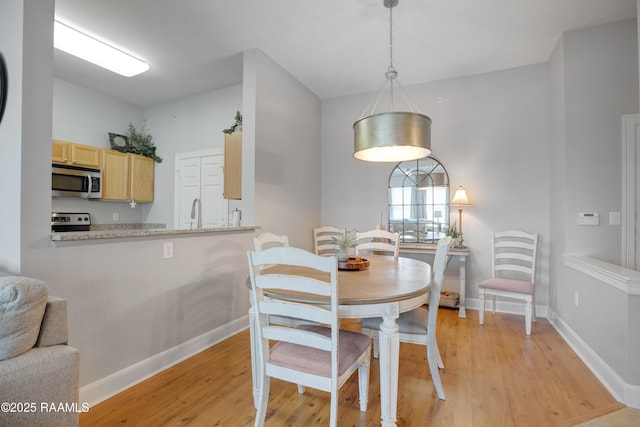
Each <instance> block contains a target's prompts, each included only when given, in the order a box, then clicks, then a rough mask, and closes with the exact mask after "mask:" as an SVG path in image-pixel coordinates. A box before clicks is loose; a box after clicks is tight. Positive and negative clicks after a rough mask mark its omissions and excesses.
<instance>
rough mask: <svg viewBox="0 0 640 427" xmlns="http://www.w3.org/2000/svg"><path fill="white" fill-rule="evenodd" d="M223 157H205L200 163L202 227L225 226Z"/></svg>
mask: <svg viewBox="0 0 640 427" xmlns="http://www.w3.org/2000/svg"><path fill="white" fill-rule="evenodd" d="M223 168H224V157H223V156H222V155H215V156H206V157H202V158H201V162H200V186H201V190H200V197H201V200H202V225H203V227H223V226H225V225H227V224H226V217H227V208H226V200H225V199H224V197H222V192H223V191H224V174H223V173H222V171H223Z"/></svg>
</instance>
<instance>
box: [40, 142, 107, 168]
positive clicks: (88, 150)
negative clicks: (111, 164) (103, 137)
mask: <svg viewBox="0 0 640 427" xmlns="http://www.w3.org/2000/svg"><path fill="white" fill-rule="evenodd" d="M101 151H102V149H101V148H99V147H92V146H90V145H82V144H74V143H72V142H66V141H53V144H52V148H51V160H52V162H53V163H61V164H68V165H76V166H89V167H94V168H99V167H100V160H101Z"/></svg>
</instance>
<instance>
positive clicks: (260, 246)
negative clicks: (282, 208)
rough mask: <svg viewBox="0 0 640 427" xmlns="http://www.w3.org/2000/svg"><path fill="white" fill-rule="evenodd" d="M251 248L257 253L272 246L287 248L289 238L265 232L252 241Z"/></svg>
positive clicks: (284, 235)
mask: <svg viewBox="0 0 640 427" xmlns="http://www.w3.org/2000/svg"><path fill="white" fill-rule="evenodd" d="M253 246H254V248H255V250H256V251H258V252H259V251H262V250H264V249H269V248H271V247H273V246H289V238H288V237H287V235H286V234H283V235H278V234H274V233H271V232H269V231H267V232H264V233H262V234H260V235H259V236H258V237H255V238H254V239H253Z"/></svg>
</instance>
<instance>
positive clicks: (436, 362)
mask: <svg viewBox="0 0 640 427" xmlns="http://www.w3.org/2000/svg"><path fill="white" fill-rule="evenodd" d="M449 245H451V237H447V238H445V239H441V240H440V241H438V247H437V248H436V254H435V256H434V259H433V265H434V269H433V287H432V288H431V290H430V294H429V310H426V309H424V308H423V307H419V308H416V309H414V310H411V311H408V312H406V313H400V316H399V317H398V320H397V323H398V328H399V333H400V342H405V343H410V344H421V345H425V346H426V347H427V361H428V362H429V371H430V372H431V379H432V381H433V385H434V386H435V389H436V393H437V394H438V398H440V399H442V400H445V395H444V389H443V388H442V382H441V381H440V372H439V371H438V368H440V369H444V364H443V363H442V358H441V357H440V350H439V348H438V340H437V339H436V324H437V320H438V305H439V303H440V290H441V289H442V281H443V279H444V271H445V269H446V267H447V257H448V254H449ZM381 323H382V319H381V318H379V317H372V318H367V319H362V320H361V321H360V326H362V333H363V334H367V335H368V336H370V337H371V338H372V339H373V348H374V351H373V355H374V357H378V334H379V333H380V324H381Z"/></svg>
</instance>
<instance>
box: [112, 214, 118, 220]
mask: <svg viewBox="0 0 640 427" xmlns="http://www.w3.org/2000/svg"><path fill="white" fill-rule="evenodd" d="M113 220H114V221H117V220H118V212H114V213H113Z"/></svg>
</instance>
